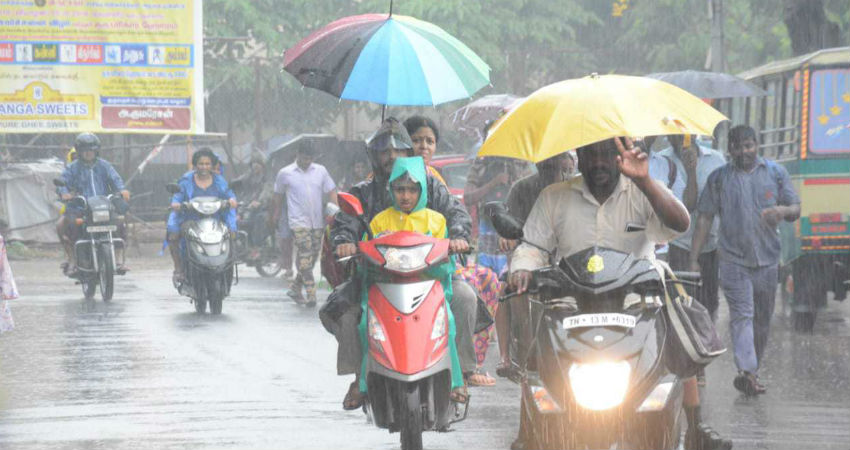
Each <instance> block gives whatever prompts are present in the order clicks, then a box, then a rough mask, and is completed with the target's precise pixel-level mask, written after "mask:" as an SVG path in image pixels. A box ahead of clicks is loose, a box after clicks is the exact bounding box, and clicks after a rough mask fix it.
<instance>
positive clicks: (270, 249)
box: [236, 203, 283, 278]
mask: <svg viewBox="0 0 850 450" xmlns="http://www.w3.org/2000/svg"><path fill="white" fill-rule="evenodd" d="M238 214H239V217H240V219H239V224H240V225H239V231H238V232H237V234H236V239H237V246H236V247H237V249H238V251H237V253H238V263H239V264H245V265H246V266H248V267H253V268H254V269H255V270H256V271H257V273H258V274H260V276H261V277H264V278H273V277H275V276H277V274H279V273H280V271H281V270H282V269H283V266H282V265H281V264H280V250H279V249H278V247H277V242H276V241H275V235H274V232H266V233H265V235H264V236H260V238H261V239H262V243H263V244H262V245H261V246H259V247H254V246H252V245H251V243H252V242H254V238H255V237H254V236H252V235H251V233H252V232H254V231H253V230H249V231H246V229H247V228H246V227H244V226H243V225H242V224H248V223H251V222H252V219H253V216H254V215H256V214H262V211H261V210H260V209H259V208H250V207H248V205H244V204H242V203H240V204H239V212H238ZM262 222H263V223H265V220H264V219H263V220H262Z"/></svg>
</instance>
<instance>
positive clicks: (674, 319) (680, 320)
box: [664, 277, 726, 378]
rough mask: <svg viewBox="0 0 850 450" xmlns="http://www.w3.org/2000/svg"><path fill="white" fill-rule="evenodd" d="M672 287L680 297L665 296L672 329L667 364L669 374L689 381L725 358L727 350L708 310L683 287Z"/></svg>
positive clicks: (668, 337) (677, 285) (678, 284)
mask: <svg viewBox="0 0 850 450" xmlns="http://www.w3.org/2000/svg"><path fill="white" fill-rule="evenodd" d="M673 278H674V280H675V277H673ZM672 284H673V286H675V289H676V292H677V294H678V295H677V296H676V297H675V298H673V297H671V296H670V294H669V292H666V293H665V296H664V303H665V305H664V306H665V307H664V311H665V316H666V318H667V324H668V325H669V328H670V332H669V333H667V339H668V346H669V349H670V351H669V352H667V356H666V358H665V363H666V364H667V369H668V370H670V372H672V373H674V374H676V375H677V376H679V377H682V378H688V377H692V376H694V375H696V374H697V372H699V370H700V369H702V368H704V367H705V366H707V365H708V364H709V363H710V362H711V361H713V360H714V358H717V357H718V356H720V355H722V354H723V353H724V352H725V351H726V347H724V346H723V341H722V340H720V336H718V335H717V329H716V328H715V327H714V322H712V320H711V314H709V313H708V310H707V309H706V308H705V306H703V305H702V304H701V303H699V302H697V301H694V299H693V297H691V296H690V295H688V294H687V292H685V289H684V288H683V287H682V285H681V284H680V283H675V282H674V283H672Z"/></svg>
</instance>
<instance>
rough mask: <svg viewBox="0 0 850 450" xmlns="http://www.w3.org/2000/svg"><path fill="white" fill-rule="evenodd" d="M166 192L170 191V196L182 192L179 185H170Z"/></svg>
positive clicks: (167, 186) (166, 186) (166, 187)
mask: <svg viewBox="0 0 850 450" xmlns="http://www.w3.org/2000/svg"><path fill="white" fill-rule="evenodd" d="M165 190H166V191H168V193H169V194H176V193H178V192H180V186H178V185H177V183H168V184H167V185H165Z"/></svg>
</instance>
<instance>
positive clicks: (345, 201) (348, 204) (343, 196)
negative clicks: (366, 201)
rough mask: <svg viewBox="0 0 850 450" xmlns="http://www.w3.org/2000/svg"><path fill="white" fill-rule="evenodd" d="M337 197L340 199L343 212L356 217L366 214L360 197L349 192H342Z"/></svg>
mask: <svg viewBox="0 0 850 450" xmlns="http://www.w3.org/2000/svg"><path fill="white" fill-rule="evenodd" d="M337 199H338V200H339V207H340V209H342V212H344V213H346V214H348V215H349V216H354V217H361V216H363V215H364V212H363V205H362V204H360V199H358V198H357V197H355V196H353V195H351V194H349V193H348V192H340V193H339V194H337Z"/></svg>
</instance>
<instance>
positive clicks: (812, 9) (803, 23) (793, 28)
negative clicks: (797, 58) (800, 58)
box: [784, 0, 847, 55]
mask: <svg viewBox="0 0 850 450" xmlns="http://www.w3.org/2000/svg"><path fill="white" fill-rule="evenodd" d="M784 4H785V5H784V6H785V8H784V21H785V26H786V27H787V28H788V34H789V35H790V37H791V48H792V49H793V50H794V54H795V55H801V54H804V53H809V52H813V51H815V50H818V49H821V48H826V47H836V46H838V45H839V41H840V38H839V36H840V34H841V28H840V26H839V25H838V24H837V23H835V22H833V21H831V20H829V19H828V18H827V16H826V10H825V9H824V1H823V0H785V2H784ZM845 6H847V5H846V4H845Z"/></svg>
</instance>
